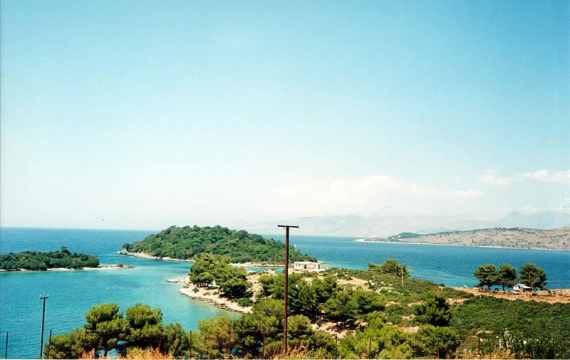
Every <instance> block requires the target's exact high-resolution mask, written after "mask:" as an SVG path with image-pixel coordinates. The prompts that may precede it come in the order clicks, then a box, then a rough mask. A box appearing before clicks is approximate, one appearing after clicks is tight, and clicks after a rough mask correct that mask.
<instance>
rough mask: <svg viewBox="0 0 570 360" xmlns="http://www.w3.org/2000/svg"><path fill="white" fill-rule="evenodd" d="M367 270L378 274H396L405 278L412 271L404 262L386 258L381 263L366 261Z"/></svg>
mask: <svg viewBox="0 0 570 360" xmlns="http://www.w3.org/2000/svg"><path fill="white" fill-rule="evenodd" d="M368 270H369V271H371V272H378V273H380V274H389V275H396V276H401V277H406V278H407V277H409V276H410V274H411V273H412V270H410V269H408V268H407V267H406V264H400V263H398V260H396V259H386V260H385V261H384V263H382V264H381V265H378V264H374V263H368Z"/></svg>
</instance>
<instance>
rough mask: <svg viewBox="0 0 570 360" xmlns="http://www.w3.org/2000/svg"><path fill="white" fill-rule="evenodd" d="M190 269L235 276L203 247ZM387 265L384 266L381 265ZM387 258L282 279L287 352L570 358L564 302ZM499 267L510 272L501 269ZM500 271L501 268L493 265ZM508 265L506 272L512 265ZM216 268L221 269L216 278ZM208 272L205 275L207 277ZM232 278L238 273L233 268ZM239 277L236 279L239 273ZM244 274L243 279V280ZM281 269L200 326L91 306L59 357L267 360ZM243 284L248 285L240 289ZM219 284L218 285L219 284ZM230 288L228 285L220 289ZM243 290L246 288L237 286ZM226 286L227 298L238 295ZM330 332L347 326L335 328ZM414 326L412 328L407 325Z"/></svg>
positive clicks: (57, 343)
mask: <svg viewBox="0 0 570 360" xmlns="http://www.w3.org/2000/svg"><path fill="white" fill-rule="evenodd" d="M196 265H198V268H197V269H196V270H195V271H192V270H191V272H190V277H191V280H192V281H193V282H194V283H195V284H200V285H204V284H209V283H211V281H213V280H216V282H218V281H219V282H220V284H221V283H222V282H223V281H224V279H228V278H232V277H233V275H232V270H230V269H229V268H231V266H229V264H228V259H227V257H220V256H214V255H211V254H205V255H202V256H200V257H198V258H197V260H196V263H195V264H194V267H196ZM382 269H384V270H390V271H383V270H382ZM402 269H405V265H403V264H399V263H398V262H397V261H396V260H393V259H389V260H387V261H385V262H384V263H383V264H380V265H376V264H371V266H370V268H369V270H367V271H362V270H347V269H329V270H327V271H325V272H324V273H321V274H319V275H317V274H315V273H302V274H298V273H294V274H291V275H290V276H289V296H288V314H287V317H288V345H289V346H288V351H289V356H290V357H295V358H339V357H340V358H458V357H461V358H482V357H491V358H499V357H500V358H568V356H570V350H569V349H570V317H568V314H569V313H570V304H559V303H558V304H549V303H545V302H544V303H537V302H534V301H530V302H528V301H509V300H503V299H497V298H492V297H487V296H473V295H470V294H468V293H465V292H463V291H460V290H455V289H451V288H446V287H444V286H442V285H439V284H435V283H433V282H430V281H425V280H416V279H413V278H409V277H403V276H401V275H400V274H401V273H402ZM505 269H508V268H507V267H505ZM499 271H500V270H499ZM509 271H510V270H509ZM218 272H221V273H224V274H226V275H223V276H220V275H217V273H218ZM208 273H209V274H210V275H208ZM235 277H236V278H237V279H238V280H239V281H235V282H237V283H239V282H240V281H241V280H243V279H244V278H243V276H242V275H241V271H240V274H237V272H236V274H235ZM240 279H241V280H240ZM246 281H247V280H246ZM283 282H284V276H283V275H282V274H280V275H273V274H268V273H265V274H262V275H261V276H260V277H259V283H260V286H261V290H260V292H259V293H258V295H257V297H256V298H254V299H249V298H247V299H248V300H250V301H252V300H253V307H252V312H251V313H248V314H244V315H242V316H241V317H240V318H238V319H235V320H232V319H230V318H228V317H223V316H222V317H216V318H213V319H205V320H203V321H201V322H200V323H199V325H198V331H191V332H187V331H185V330H184V329H182V328H181V327H180V325H179V324H174V325H172V324H171V325H164V324H162V322H161V318H162V315H161V313H160V310H158V309H155V310H153V309H150V308H149V307H148V306H145V305H141V304H137V305H136V306H135V307H134V308H129V309H128V310H127V312H126V316H123V314H122V313H120V312H119V310H118V306H117V305H114V304H103V305H100V306H98V307H95V308H93V309H91V310H90V312H89V313H88V314H87V315H86V319H87V323H86V324H85V325H84V328H83V329H77V330H75V331H73V332H72V333H70V334H63V335H58V336H55V337H54V338H53V339H52V342H51V345H50V346H47V344H46V346H45V351H44V352H46V355H47V350H48V349H52V350H51V351H52V352H51V353H50V356H51V357H56V358H62V357H66V358H75V357H78V356H79V355H80V354H81V353H82V352H88V351H93V350H98V351H100V352H102V353H103V352H105V351H108V350H110V349H112V348H118V349H119V350H121V351H125V352H127V353H131V354H133V353H136V351H137V349H138V348H150V347H152V348H156V349H158V350H159V351H160V352H162V353H169V354H170V355H171V356H175V357H186V356H187V357H190V358H229V357H232V358H274V357H278V356H280V355H281V354H282V347H281V346H282V332H283V328H284V326H283V293H284V286H283ZM246 288H247V286H246ZM220 290H221V288H220ZM221 291H224V292H225V291H227V290H221ZM241 293H242V294H243V296H246V297H251V293H250V292H247V291H241ZM237 294H238V293H233V294H232V296H234V297H235V296H237ZM315 325H326V326H327V327H328V329H329V330H334V331H336V332H339V331H345V330H346V333H345V335H344V336H342V337H341V336H339V335H334V334H331V333H328V332H325V331H322V330H320V329H316V328H315ZM412 326H415V327H416V329H417V332H409V331H404V329H406V328H407V329H409V328H410V327H412Z"/></svg>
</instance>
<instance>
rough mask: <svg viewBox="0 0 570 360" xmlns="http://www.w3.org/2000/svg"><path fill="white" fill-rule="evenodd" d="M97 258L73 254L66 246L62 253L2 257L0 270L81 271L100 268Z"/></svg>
mask: <svg viewBox="0 0 570 360" xmlns="http://www.w3.org/2000/svg"><path fill="white" fill-rule="evenodd" d="M98 266H99V258H98V257H97V256H91V255H85V254H78V253H71V252H70V251H69V250H67V248H66V247H65V246H62V247H61V250H60V251H49V252H40V251H23V252H20V253H18V254H14V253H9V254H3V255H0V269H4V270H20V269H22V270H36V271H38V270H40V271H45V270H47V269H52V268H66V269H79V268H83V267H98Z"/></svg>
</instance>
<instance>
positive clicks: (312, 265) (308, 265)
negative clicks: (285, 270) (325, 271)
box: [293, 261, 321, 271]
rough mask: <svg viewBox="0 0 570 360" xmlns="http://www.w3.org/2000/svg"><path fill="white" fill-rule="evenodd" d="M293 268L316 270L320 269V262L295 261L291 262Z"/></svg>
mask: <svg viewBox="0 0 570 360" xmlns="http://www.w3.org/2000/svg"><path fill="white" fill-rule="evenodd" d="M293 269H294V270H309V271H311V270H312V271H318V270H320V269H321V264H319V263H317V262H312V261H295V263H294V264H293Z"/></svg>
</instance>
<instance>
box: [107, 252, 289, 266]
mask: <svg viewBox="0 0 570 360" xmlns="http://www.w3.org/2000/svg"><path fill="white" fill-rule="evenodd" d="M115 254H117V255H125V256H133V257H137V258H141V259H149V260H165V261H184V262H190V263H193V262H194V261H193V260H190V259H174V258H171V257H168V256H164V257H159V256H154V255H149V254H147V253H143V252H129V251H126V250H121V251H116V252H115ZM230 265H231V266H236V267H284V266H285V265H283V264H268V263H256V262H251V261H248V262H244V263H230Z"/></svg>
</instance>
